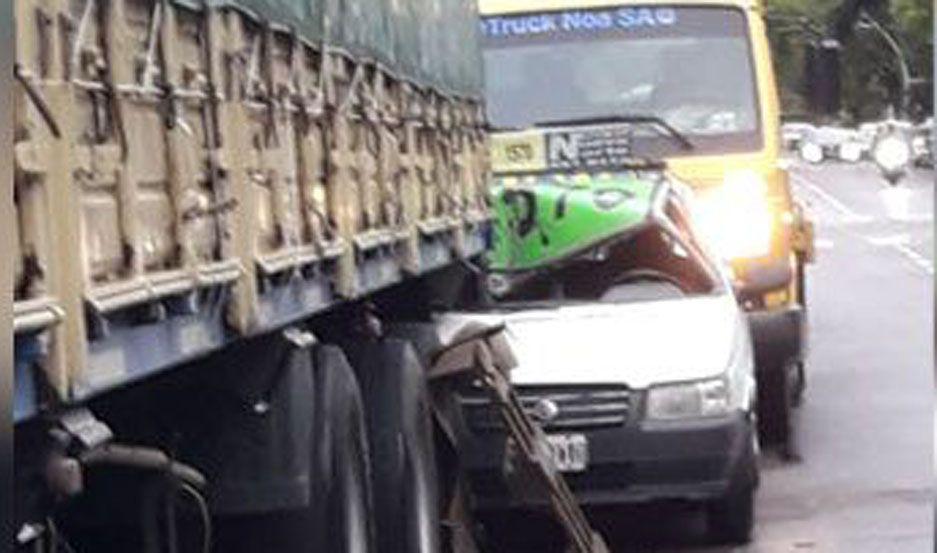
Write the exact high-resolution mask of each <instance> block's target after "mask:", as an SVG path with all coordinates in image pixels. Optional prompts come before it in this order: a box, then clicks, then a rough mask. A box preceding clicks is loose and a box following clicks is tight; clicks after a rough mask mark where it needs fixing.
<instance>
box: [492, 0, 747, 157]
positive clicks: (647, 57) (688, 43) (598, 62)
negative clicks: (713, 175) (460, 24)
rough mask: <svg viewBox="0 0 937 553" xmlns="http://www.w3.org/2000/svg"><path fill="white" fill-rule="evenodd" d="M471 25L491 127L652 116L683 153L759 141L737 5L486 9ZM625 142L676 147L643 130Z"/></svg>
mask: <svg viewBox="0 0 937 553" xmlns="http://www.w3.org/2000/svg"><path fill="white" fill-rule="evenodd" d="M481 28H482V34H483V47H484V56H485V73H486V74H485V78H486V87H487V102H488V110H489V112H488V115H489V119H490V121H491V123H492V124H493V125H494V126H496V127H499V128H527V127H531V126H534V125H535V124H537V123H539V122H542V121H555V120H558V119H579V118H590V117H596V118H597V117H606V116H615V115H626V116H635V115H643V116H656V117H659V118H661V119H663V120H664V121H666V122H667V123H669V124H670V125H672V126H673V127H674V128H675V129H677V130H678V131H679V132H680V133H682V134H683V135H685V136H687V137H688V138H689V140H690V141H691V142H692V143H693V146H694V152H693V153H697V154H698V153H728V152H734V151H752V150H757V149H759V148H760V147H761V144H762V140H761V133H760V121H759V115H758V100H757V92H756V90H757V87H756V81H755V77H754V70H753V61H752V54H751V46H750V41H749V35H748V25H747V22H746V19H745V14H744V13H743V12H742V11H741V10H737V9H730V8H714V7H705V8H692V7H659V6H658V7H622V8H610V9H609V8H605V9H594V10H567V11H551V12H542V13H526V14H521V15H513V14H512V15H507V16H488V17H484V18H482V22H481ZM645 135H646V137H645V140H643V142H644V147H643V148H641V142H642V140H641V139H640V138H641V137H642V136H645ZM635 139H636V140H635V147H636V149H643V150H645V152H643V153H647V154H654V153H656V154H661V155H664V154H676V153H678V151H679V148H678V145H675V144H673V143H672V142H673V141H667V140H662V139H661V137H659V136H658V137H656V139H654V136H653V133H649V132H644V133H642V134H641V135H636V136H635ZM668 142H670V144H669V145H668ZM662 148H663V149H665V150H664V151H660V150H661V149H662ZM647 150H651V151H647Z"/></svg>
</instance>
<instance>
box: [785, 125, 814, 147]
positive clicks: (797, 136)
mask: <svg viewBox="0 0 937 553" xmlns="http://www.w3.org/2000/svg"><path fill="white" fill-rule="evenodd" d="M813 129H815V127H814V126H813V124H811V123H807V122H802V121H790V122H787V123H784V124H783V125H781V142H782V143H783V146H784V149H785V150H788V151H791V152H796V151H798V150H799V149H800V145H801V143H802V142H803V139H804V135H805V134H806V133H807V132H809V131H811V130H813Z"/></svg>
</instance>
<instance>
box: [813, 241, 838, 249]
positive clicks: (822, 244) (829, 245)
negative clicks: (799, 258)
mask: <svg viewBox="0 0 937 553" xmlns="http://www.w3.org/2000/svg"><path fill="white" fill-rule="evenodd" d="M813 247H815V248H816V249H818V250H832V249H833V241H832V240H830V239H828V238H817V239H815V240H814V241H813Z"/></svg>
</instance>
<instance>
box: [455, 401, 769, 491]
mask: <svg viewBox="0 0 937 553" xmlns="http://www.w3.org/2000/svg"><path fill="white" fill-rule="evenodd" d="M752 432H753V430H752V422H751V420H750V417H749V416H748V415H747V414H743V413H738V414H735V415H733V416H729V417H725V418H718V419H709V420H695V421H683V422H668V423H654V424H650V423H642V422H639V421H629V422H627V423H625V424H624V425H621V426H618V427H611V428H602V429H593V430H563V433H581V434H583V435H585V437H586V439H587V440H588V444H589V465H588V468H587V469H586V471H585V472H581V473H566V474H565V475H564V476H565V478H566V481H567V482H568V483H569V485H570V487H571V489H572V490H573V492H574V493H575V494H576V497H577V498H578V499H579V501H580V503H581V504H583V505H586V506H602V505H614V504H633V503H644V502H651V501H668V500H683V501H706V500H711V499H715V498H718V497H721V496H723V495H725V493H726V492H727V490H728V489H729V488H730V486H731V485H733V484H734V483H737V482H738V481H739V479H756V481H757V471H756V470H755V468H754V467H755V462H754V457H753V455H754V448H753V443H754V442H753V435H752ZM547 433H548V434H550V433H553V432H552V431H551V430H550V429H549V428H548V429H547ZM463 445H464V446H465V450H466V453H467V454H466V466H467V468H468V470H469V474H470V478H469V482H470V486H471V488H472V491H473V492H474V495H475V496H476V499H477V505H478V507H479V508H481V509H482V510H501V509H513V508H520V507H531V506H536V505H531V503H530V502H529V501H522V500H519V499H517V498H516V497H515V496H512V494H511V492H510V489H511V488H510V486H509V485H508V483H507V480H506V478H505V476H504V472H505V469H504V466H505V465H504V459H505V457H504V451H505V438H504V436H503V434H500V433H494V432H486V433H479V434H471V435H469V436H467V437H466V439H465V440H463ZM544 501H545V500H544Z"/></svg>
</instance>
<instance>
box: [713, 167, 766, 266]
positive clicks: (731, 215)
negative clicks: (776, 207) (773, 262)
mask: <svg viewBox="0 0 937 553" xmlns="http://www.w3.org/2000/svg"><path fill="white" fill-rule="evenodd" d="M695 219H696V221H697V223H698V225H699V228H700V231H701V232H702V234H703V236H704V237H705V238H706V239H707V240H708V242H709V245H710V246H711V247H712V248H713V249H714V250H715V252H716V253H717V254H719V255H721V256H722V257H724V258H725V259H727V260H733V259H744V258H750V257H760V256H764V255H767V254H768V253H769V251H770V249H771V235H772V229H773V226H774V225H773V215H772V212H771V208H770V206H769V205H768V201H767V185H766V183H765V181H764V179H763V178H761V177H760V176H759V175H758V174H757V173H755V172H753V171H737V172H731V173H726V177H725V181H724V182H723V183H722V186H720V187H718V188H716V189H715V190H713V191H711V192H709V193H704V195H703V196H701V197H700V198H699V199H698V201H697V202H696V214H695Z"/></svg>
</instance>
